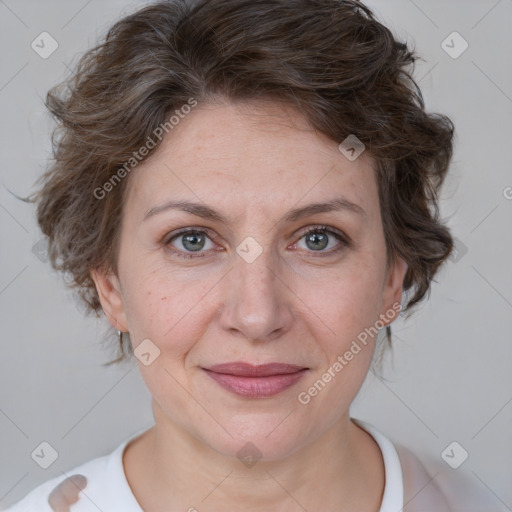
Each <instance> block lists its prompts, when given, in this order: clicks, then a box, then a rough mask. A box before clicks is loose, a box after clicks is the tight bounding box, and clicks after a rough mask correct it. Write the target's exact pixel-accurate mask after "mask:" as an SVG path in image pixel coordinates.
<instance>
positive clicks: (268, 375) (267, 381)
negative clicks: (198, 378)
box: [202, 361, 309, 398]
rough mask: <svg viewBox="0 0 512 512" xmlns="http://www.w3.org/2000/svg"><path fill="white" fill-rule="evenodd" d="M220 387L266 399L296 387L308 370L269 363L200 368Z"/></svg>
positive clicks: (225, 364)
mask: <svg viewBox="0 0 512 512" xmlns="http://www.w3.org/2000/svg"><path fill="white" fill-rule="evenodd" d="M202 369H203V370H204V371H205V373H206V374H207V375H208V376H209V377H210V378H212V379H213V380H214V381H215V382H216V383H217V384H219V385H220V386H221V387H222V388H224V389H226V390H228V391H230V392H232V393H234V394H236V395H238V396H243V397H246V398H267V397H271V396H274V395H277V394H279V393H281V392H283V391H285V390H286V389H288V388H290V387H291V386H293V385H294V384H296V383H297V382H298V381H299V380H300V379H301V378H302V377H303V376H304V375H305V373H306V372H307V371H308V370H309V368H305V367H303V366H297V365H292V364H283V363H269V364H263V365H258V366H254V365H251V364H249V363H244V362H239V361H236V362H232V363H224V364H217V365H214V366H211V367H210V368H202Z"/></svg>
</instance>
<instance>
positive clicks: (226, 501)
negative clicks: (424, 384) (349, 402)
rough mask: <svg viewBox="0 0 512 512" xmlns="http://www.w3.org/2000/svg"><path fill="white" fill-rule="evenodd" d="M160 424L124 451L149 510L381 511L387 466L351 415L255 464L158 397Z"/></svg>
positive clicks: (129, 472)
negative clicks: (168, 410) (183, 421)
mask: <svg viewBox="0 0 512 512" xmlns="http://www.w3.org/2000/svg"><path fill="white" fill-rule="evenodd" d="M153 408H154V414H155V426H154V427H153V428H152V429H150V430H149V431H147V432H145V433H144V434H143V435H142V436H141V437H139V438H137V439H136V440H135V441H134V442H133V443H130V444H129V446H128V447H127V448H126V450H125V453H124V460H123V462H124V467H125V473H126V476H127V479H128V483H129V484H130V487H131V488H132V491H133V493H134V495H135V497H136V499H137V500H138V502H139V503H140V505H141V507H142V508H143V509H144V510H145V511H146V512H159V511H161V510H186V511H190V512H194V511H195V510H197V511H201V510H206V509H207V510H209V511H224V510H229V509H230V508H232V509H233V510H238V511H244V512H249V511H251V512H252V511H256V510H258V511H261V510H272V511H276V512H291V511H302V510H304V509H305V510H308V511H311V510H319V509H320V508H321V509H322V510H324V511H325V512H329V511H336V512H340V511H343V512H345V511H346V512H351V511H352V510H367V511H374V512H377V511H378V510H379V508H380V503H381V500H382V494H383V490H384V465H383V461H382V456H381V453H380V449H379V447H378V445H377V444H376V443H375V441H374V440H373V438H372V437H371V436H370V435H369V434H368V433H366V432H365V431H364V430H362V429H361V428H360V427H358V426H357V425H355V424H354V423H353V422H352V421H350V418H349V416H348V414H347V415H346V416H343V417H342V418H340V419H339V421H337V422H336V423H335V424H334V425H333V426H332V427H331V428H330V429H329V430H328V431H326V432H325V433H324V434H323V435H322V436H321V437H319V438H318V439H316V440H315V441H313V442H312V443H310V444H308V445H306V446H304V447H302V448H300V449H298V450H297V451H295V452H294V453H292V454H290V455H289V456H288V457H286V458H284V459H279V460H265V459H264V458H263V459H261V460H259V461H257V462H256V463H254V464H253V465H251V464H248V465H245V464H243V463H242V462H241V461H240V460H239V459H237V458H233V457H227V456H225V455H223V454H221V453H218V452H217V451H215V450H213V449H212V448H210V447H209V446H207V445H206V444H204V443H202V442H201V441H200V440H198V439H196V438H194V437H193V436H191V435H190V433H188V432H187V431H185V430H183V429H181V428H180V427H179V426H177V425H175V424H174V423H172V422H171V421H170V420H169V419H168V418H167V417H166V416H165V413H164V412H163V411H162V410H161V409H160V408H159V406H158V405H157V404H156V403H154V405H153Z"/></svg>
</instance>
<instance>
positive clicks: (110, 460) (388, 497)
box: [6, 418, 504, 512]
mask: <svg viewBox="0 0 512 512" xmlns="http://www.w3.org/2000/svg"><path fill="white" fill-rule="evenodd" d="M352 421H354V422H355V423H356V424H357V425H359V426H360V427H361V428H363V429H364V430H365V431H366V432H368V433H369V434H370V435H371V436H372V437H373V438H374V439H375V441H376V442H377V444H378V445H379V448H380V450H381V452H382V458H383V460H384V469H385V487H384V494H383V498H382V503H381V506H380V509H379V512H416V511H418V512H419V511H421V512H425V511H426V510H429V511H431V510H432V511H434V510H435V511H436V512H450V511H458V510H461V511H462V510H464V512H466V510H467V511H470V510H471V511H472V510H475V511H476V510H486V512H491V511H496V512H500V511H501V510H504V509H502V508H498V507H497V506H496V504H495V503H491V502H488V501H485V505H484V506H485V507H487V508H472V507H480V506H481V504H483V503H484V502H483V501H477V502H475V501H474V496H473V498H471V496H470V498H468V499H471V500H472V501H471V505H470V506H471V508H458V507H457V508H455V507H456V504H455V500H456V499H457V497H455V496H449V495H450V489H449V487H447V486H446V485H445V488H443V491H444V492H442V491H441V489H440V487H439V486H438V485H437V484H436V483H435V482H433V479H432V478H431V477H430V476H429V475H428V473H427V472H426V471H425V468H424V467H423V466H422V464H421V463H420V462H419V459H417V458H416V456H415V455H413V454H412V453H411V452H410V451H408V450H407V449H406V448H405V447H402V446H400V445H397V447H399V449H398V451H397V449H396V447H395V445H394V444H393V443H392V442H391V441H390V440H389V439H388V438H387V437H386V436H384V435H383V434H382V433H381V432H379V431H378V430H377V429H376V428H375V427H373V426H372V425H369V424H368V423H366V422H364V421H361V420H357V419H354V418H352ZM146 430H147V429H145V430H144V431H146ZM144 431H139V432H137V433H136V434H135V435H134V436H132V437H130V438H129V439H126V440H125V441H123V442H122V443H121V444H120V445H119V446H118V447H117V448H116V449H115V450H114V451H113V452H111V453H110V454H108V455H104V456H103V457H98V458H96V459H93V460H90V461H88V462H86V463H84V464H82V465H80V466H77V467H75V468H73V469H71V470H70V471H68V472H67V473H65V475H61V476H58V477H55V478H53V479H50V480H48V481H46V482H44V483H43V484H41V485H39V486H38V487H36V488H35V489H34V490H32V491H31V492H30V493H28V494H27V495H26V496H25V497H24V498H23V499H22V500H21V501H19V502H18V503H16V504H15V505H13V506H12V507H10V508H8V509H7V511H6V512H68V510H69V512H98V510H101V511H102V512H143V509H142V508H141V506H140V505H139V504H138V502H137V500H136V499H135V496H134V495H133V493H132V491H131V488H130V486H129V484H128V481H127V479H126V475H125V472H124V467H123V453H124V450H125V448H126V446H127V445H128V443H130V442H131V441H132V440H134V439H135V438H137V437H138V436H139V435H141V434H142V433H143V432H144ZM399 454H400V456H399ZM403 468H405V472H406V474H404V473H403ZM73 475H83V476H84V477H85V478H86V479H87V483H86V486H85V487H84V488H83V489H82V490H81V491H80V492H79V493H78V492H77V491H78V489H77V487H76V485H74V484H73V483H72V482H71V481H70V480H69V478H70V477H72V476H73ZM404 476H405V477H406V478H404ZM75 482H76V480H75ZM84 483H85V481H84ZM61 484H62V485H61ZM59 485H60V488H58V489H57V487H58V486H59ZM66 487H67V490H66ZM466 491H467V489H465V490H464V494H466ZM52 492H53V494H52ZM68 492H69V493H70V494H68V496H69V495H71V497H70V498H69V499H70V500H71V501H68V499H66V498H65V497H64V494H66V493H68ZM457 492H461V488H459V489H458V491H457ZM73 494H74V495H75V496H76V498H73V497H72V495H73ZM59 496H60V499H59ZM404 496H405V500H404ZM477 498H478V497H477ZM49 499H50V501H51V502H52V505H53V508H52V506H51V505H50V504H49ZM404 501H405V508H404ZM62 502H65V503H64V504H63V503H62ZM464 503H466V502H464ZM449 504H450V505H449ZM463 506H464V507H466V506H467V505H466V504H463ZM451 507H454V508H451Z"/></svg>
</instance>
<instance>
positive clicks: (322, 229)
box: [163, 226, 352, 259]
mask: <svg viewBox="0 0 512 512" xmlns="http://www.w3.org/2000/svg"><path fill="white" fill-rule="evenodd" d="M189 233H200V234H204V235H206V236H208V238H210V240H211V241H212V242H215V237H214V236H210V230H208V229H205V228H199V227H197V228H196V227H194V226H190V227H188V228H186V229H183V230H181V231H179V232H178V233H174V234H173V235H172V236H171V237H168V238H166V239H165V240H164V242H163V245H164V246H165V247H166V248H168V249H169V250H170V251H172V252H173V253H174V254H175V255H176V256H178V257H179V258H185V259H195V258H204V257H205V256H206V253H207V252H208V251H198V252H196V253H193V252H188V253H187V252H185V253H184V252H183V251H182V250H180V249H175V248H174V247H172V245H171V242H172V241H174V240H175V239H177V238H179V237H180V236H183V235H186V234H189ZM314 233H329V234H331V235H334V237H335V238H336V239H337V240H338V241H339V242H341V243H340V244H339V245H338V247H336V248H335V249H330V250H329V251H308V252H317V253H318V254H317V255H318V256H319V257H325V256H331V255H333V254H337V253H339V252H340V251H342V250H343V249H346V248H348V247H351V245H352V243H351V241H350V239H349V238H348V237H347V236H346V235H345V234H343V233H342V232H339V231H337V230H334V229H333V228H330V227H329V226H313V227H310V228H308V229H306V230H305V231H302V232H301V233H300V235H299V238H298V240H297V242H298V241H299V240H301V239H302V238H304V237H305V236H307V235H310V234H314ZM297 242H295V243H297Z"/></svg>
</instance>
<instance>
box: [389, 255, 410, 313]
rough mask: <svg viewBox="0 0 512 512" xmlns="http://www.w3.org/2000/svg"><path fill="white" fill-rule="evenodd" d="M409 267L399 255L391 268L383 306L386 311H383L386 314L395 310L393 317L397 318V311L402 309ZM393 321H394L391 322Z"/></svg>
mask: <svg viewBox="0 0 512 512" xmlns="http://www.w3.org/2000/svg"><path fill="white" fill-rule="evenodd" d="M408 268H409V266H408V265H407V263H406V262H405V260H403V259H402V258H400V257H398V256H397V258H396V261H395V263H394V265H393V267H392V268H390V269H389V272H388V275H387V279H386V283H385V290H384V294H383V298H384V300H383V306H384V309H385V311H382V313H384V314H386V313H387V312H391V311H393V312H394V316H393V318H395V317H396V314H397V312H399V311H400V310H401V302H402V292H403V283H404V278H405V274H406V273H407V269H408ZM391 322H392V321H390V322H389V323H391Z"/></svg>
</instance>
